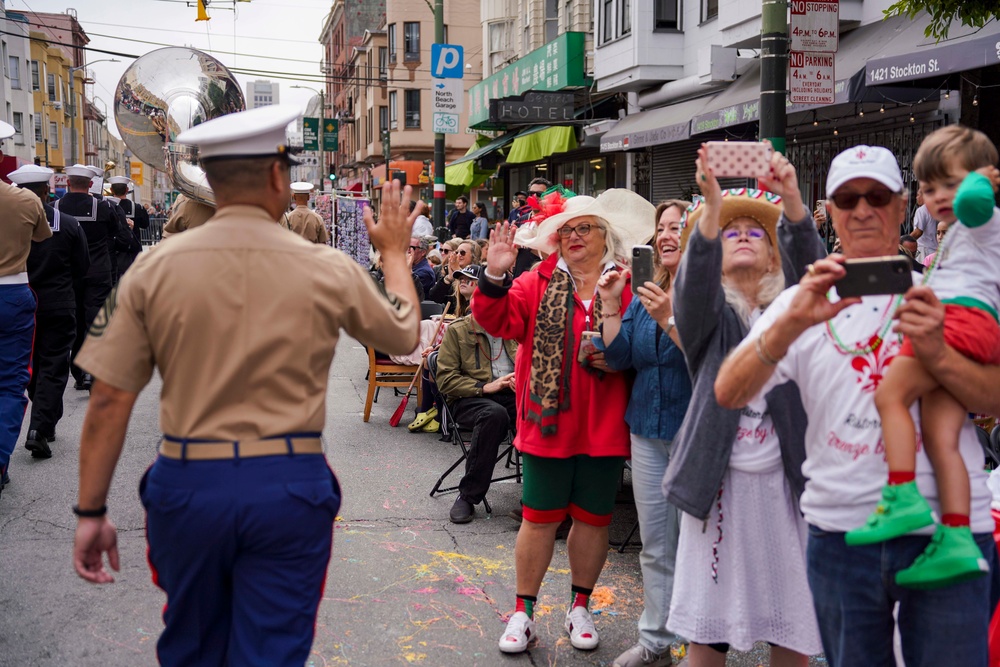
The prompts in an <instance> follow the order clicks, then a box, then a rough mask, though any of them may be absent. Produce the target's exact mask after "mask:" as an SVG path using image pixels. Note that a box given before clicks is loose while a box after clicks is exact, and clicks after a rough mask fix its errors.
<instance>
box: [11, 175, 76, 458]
mask: <svg viewBox="0 0 1000 667" xmlns="http://www.w3.org/2000/svg"><path fill="white" fill-rule="evenodd" d="M52 174H53V171H52V170H51V169H49V168H47V167H39V166H36V165H33V164H30V165H25V166H23V167H21V168H20V169H17V170H16V171H12V172H10V174H8V175H7V176H8V178H10V180H11V181H13V182H14V183H16V184H17V185H18V186H20V187H21V188H22V189H23V190H26V191H29V192H32V193H34V194H35V195H36V196H37V197H38V198H39V199H40V200H41V201H42V202H43V203H42V206H43V207H44V208H45V217H46V218H47V219H48V222H49V227H50V228H51V229H52V236H51V238H48V239H45V240H44V241H36V242H33V243H32V244H31V254H29V255H28V283H29V285H30V286H31V289H32V291H33V292H34V293H35V296H36V298H37V299H38V308H37V310H36V312H35V345H34V350H33V352H32V355H31V367H32V371H31V382H29V383H28V397H29V398H30V399H31V420H30V422H29V423H28V436H27V439H26V440H25V443H24V446H25V448H26V449H27V450H28V451H30V452H31V456H32V457H33V458H36V459H47V458H49V457H51V456H52V449H51V447H50V446H49V443H51V442H52V441H53V440H55V437H56V425H57V424H58V423H59V420H60V419H61V418H62V413H63V393H64V392H65V391H66V378H67V377H68V376H69V355H70V351H71V350H72V349H73V339H74V338H75V337H76V288H77V286H79V285H80V284H82V283H83V280H84V278H85V276H86V275H87V270H88V269H89V268H90V251H89V250H88V249H87V238H86V237H85V236H84V234H83V229H82V228H81V227H80V223H79V222H77V220H76V218H74V217H73V216H71V215H67V214H65V213H60V212H59V211H57V210H55V209H54V208H52V207H51V206H49V205H48V204H46V203H45V202H47V201H48V197H49V179H51V178H52Z"/></svg>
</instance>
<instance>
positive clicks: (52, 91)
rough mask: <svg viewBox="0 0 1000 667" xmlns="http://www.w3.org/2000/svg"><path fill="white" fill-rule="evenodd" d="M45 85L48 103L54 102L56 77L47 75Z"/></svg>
mask: <svg viewBox="0 0 1000 667" xmlns="http://www.w3.org/2000/svg"><path fill="white" fill-rule="evenodd" d="M45 83H46V84H47V86H48V93H49V102H55V101H56V75H55V74H49V75H48V76H46V77H45Z"/></svg>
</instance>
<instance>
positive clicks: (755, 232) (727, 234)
mask: <svg viewBox="0 0 1000 667" xmlns="http://www.w3.org/2000/svg"><path fill="white" fill-rule="evenodd" d="M742 234H746V235H747V238H748V239H754V240H755V241H760V240H761V239H763V238H764V237H765V236H767V232H765V231H764V230H763V229H761V228H760V227H750V228H749V229H726V230H723V232H722V238H724V239H726V240H727V241H735V240H736V239H738V238H739V237H740V236H741V235H742Z"/></svg>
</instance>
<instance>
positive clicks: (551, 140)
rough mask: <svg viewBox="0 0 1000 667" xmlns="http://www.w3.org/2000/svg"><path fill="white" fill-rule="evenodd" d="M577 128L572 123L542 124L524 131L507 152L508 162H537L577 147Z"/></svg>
mask: <svg viewBox="0 0 1000 667" xmlns="http://www.w3.org/2000/svg"><path fill="white" fill-rule="evenodd" d="M576 146H577V144H576V128H575V127H573V126H572V125H559V126H552V127H549V126H542V127H540V128H538V129H537V130H529V131H527V132H522V133H521V134H520V135H518V137H517V138H516V139H514V143H513V144H511V146H510V151H508V153H507V160H506V161H507V164H520V163H522V162H536V161H538V160H541V159H543V158H547V157H548V156H550V155H553V154H555V153H566V152H568V151H571V150H573V149H574V148H576Z"/></svg>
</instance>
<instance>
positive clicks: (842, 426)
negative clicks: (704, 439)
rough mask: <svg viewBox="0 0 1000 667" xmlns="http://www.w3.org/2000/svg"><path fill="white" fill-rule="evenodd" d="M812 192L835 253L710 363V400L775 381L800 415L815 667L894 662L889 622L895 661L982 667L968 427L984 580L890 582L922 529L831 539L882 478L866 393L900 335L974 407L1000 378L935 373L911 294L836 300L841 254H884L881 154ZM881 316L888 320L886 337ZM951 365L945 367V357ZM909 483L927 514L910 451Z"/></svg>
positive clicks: (932, 348) (978, 482)
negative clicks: (724, 356)
mask: <svg viewBox="0 0 1000 667" xmlns="http://www.w3.org/2000/svg"><path fill="white" fill-rule="evenodd" d="M826 191H827V197H828V198H829V200H830V210H831V213H832V219H833V226H834V229H835V230H836V232H837V234H838V236H839V237H840V240H841V244H842V246H843V249H844V255H843V256H840V255H833V256H831V257H830V258H828V259H824V260H821V261H819V262H816V263H815V265H811V266H810V267H809V272H808V274H807V275H806V276H805V277H804V278H803V279H802V282H801V283H800V284H799V285H796V286H793V287H791V288H789V289H788V290H786V291H785V292H783V293H782V294H781V296H779V297H778V299H777V300H775V301H774V303H773V304H772V305H771V307H770V308H768V309H767V311H766V312H765V313H764V314H763V315H762V316H761V317H760V319H758V320H757V322H756V324H755V325H754V326H753V329H752V330H751V332H750V334H749V335H748V336H747V337H746V339H745V340H744V343H743V344H742V345H741V347H740V348H738V349H737V351H736V352H734V353H733V355H732V356H731V357H730V359H729V360H728V361H727V362H726V363H725V364H724V365H723V367H722V370H721V371H720V372H719V375H718V378H717V381H716V385H715V390H716V395H717V397H718V400H719V403H720V404H722V405H723V406H725V407H727V408H732V409H735V408H739V407H741V406H742V405H744V404H745V403H746V401H747V399H748V398H750V397H752V396H754V395H755V394H756V393H758V392H761V391H768V388H769V387H771V386H777V385H780V384H783V383H785V382H788V381H793V382H795V383H796V384H797V386H798V390H799V393H800V394H801V397H802V402H803V406H804V407H805V410H806V413H807V414H808V415H809V426H808V430H807V432H806V461H805V463H804V464H803V466H802V472H803V474H804V475H805V476H806V478H807V482H806V486H805V493H804V494H803V495H802V500H801V509H802V512H803V514H804V515H805V519H806V521H807V522H808V523H809V542H808V549H807V565H808V574H809V585H810V588H811V590H812V594H813V601H814V603H815V607H816V616H817V620H818V621H819V626H820V634H821V636H822V639H823V649H824V652H825V654H826V658H827V660H828V661H829V663H830V664H831V665H833V667H850V666H855V665H894V664H895V661H894V658H893V649H892V645H893V639H892V637H893V626H894V625H898V628H899V631H900V635H901V638H902V649H903V658H904V660H905V661H906V664H908V665H962V666H963V667H985V665H986V664H987V645H986V637H987V630H988V627H989V621H990V615H991V613H992V610H993V606H994V605H993V604H992V600H993V599H994V598H993V597H992V596H991V590H990V589H991V585H990V584H992V588H993V589H994V590H996V587H997V549H996V546H995V544H994V543H993V536H992V531H993V528H994V525H993V519H992V518H991V516H990V495H989V492H988V490H987V488H986V484H985V473H984V472H983V455H982V452H981V450H980V448H979V443H978V440H977V437H976V433H975V427H974V426H973V425H972V423H971V422H967V423H966V424H965V426H964V427H963V429H962V432H961V436H960V450H961V454H962V457H963V459H964V460H965V463H966V467H967V468H968V473H969V478H970V482H971V490H972V503H971V506H972V515H971V522H972V531H973V533H974V534H975V537H976V542H977V544H978V545H979V547H980V549H981V550H982V552H983V554H984V556H985V557H986V560H987V564H988V565H989V567H990V572H991V577H992V581H991V582H990V584H987V585H984V584H983V581H982V580H971V581H967V582H964V583H958V584H954V585H951V586H948V587H946V588H939V589H936V590H914V589H912V588H911V589H907V588H901V587H900V586H898V585H897V584H896V583H895V575H896V573H897V572H899V571H900V570H902V569H905V568H907V567H909V566H910V565H911V564H912V563H913V561H914V559H915V558H916V557H917V556H918V555H920V554H921V553H922V552H923V551H924V550H925V548H926V547H927V546H928V542H929V540H930V531H932V530H933V527H931V528H930V529H928V530H925V531H921V532H922V534H919V533H913V534H909V535H906V536H903V537H900V538H896V539H893V540H889V541H887V542H883V543H879V544H873V545H866V546H847V544H846V542H845V540H844V534H845V532H846V531H849V530H852V529H854V528H856V527H857V526H859V525H862V524H864V523H865V521H866V519H867V517H868V514H869V512H870V510H871V507H872V506H874V505H875V504H876V503H877V502H878V501H879V499H880V497H881V492H882V487H883V485H884V483H885V478H886V462H885V451H884V445H883V443H882V424H881V422H880V420H879V414H878V411H877V410H876V408H875V401H874V394H875V389H876V388H877V387H878V385H879V383H880V382H881V380H882V376H883V373H884V371H885V368H886V367H887V366H888V365H889V363H890V362H892V360H893V358H894V357H895V356H896V355H897V354H898V352H899V348H900V335H901V334H906V335H909V336H911V340H913V343H914V350H915V352H916V354H917V356H918V358H920V359H921V361H922V362H923V361H925V359H927V360H928V363H925V364H924V367H925V368H927V369H928V370H929V371H930V372H931V373H932V374H934V375H935V377H936V378H938V379H939V381H940V382H941V384H942V385H943V386H944V387H945V388H946V389H947V390H948V391H949V392H951V393H952V394H953V395H954V396H956V397H957V398H958V399H959V401H961V402H962V403H963V404H964V405H966V406H968V407H969V408H971V409H974V410H976V411H982V412H987V413H993V414H996V413H997V412H1000V394H998V393H997V392H996V391H995V387H996V383H997V382H998V381H1000V378H998V377H997V376H998V375H1000V373H998V372H995V371H996V370H997V369H996V367H992V370H993V371H994V372H993V373H992V374H991V379H992V386H990V384H989V382H987V381H986V379H985V378H986V376H987V375H988V373H987V372H986V371H984V370H983V369H987V368H990V367H983V366H979V365H977V364H975V363H974V362H971V361H970V360H968V359H965V360H964V361H963V362H962V366H961V368H962V369H963V374H958V375H956V374H955V373H952V372H949V371H948V370H947V369H944V370H942V367H941V365H940V364H939V363H938V360H939V359H941V358H945V357H947V354H946V352H945V351H944V350H945V349H947V348H946V346H945V345H944V344H943V342H941V337H940V330H939V327H940V319H938V320H936V324H935V323H934V322H935V320H934V318H935V317H937V313H936V308H937V307H938V306H939V305H940V304H939V303H938V302H937V300H936V299H935V298H934V296H933V293H930V292H929V290H928V289H927V288H925V287H914V288H912V289H911V290H910V291H909V292H907V294H906V296H905V299H906V303H905V304H904V296H902V295H888V296H872V297H868V296H866V297H864V298H860V299H859V298H843V299H841V298H839V297H838V295H837V289H836V285H837V282H838V281H839V280H840V279H841V278H843V277H844V275H845V269H844V266H843V263H844V261H845V259H874V258H877V257H881V256H890V255H895V254H896V248H897V243H898V240H897V239H898V234H899V224H900V223H901V222H902V221H903V217H904V215H905V214H906V196H905V187H904V183H903V179H902V176H901V174H900V170H899V166H898V165H897V163H896V159H895V158H894V157H893V155H892V153H890V152H889V151H888V150H887V149H885V148H882V147H879V146H855V147H854V148H851V149H848V150H846V151H844V152H843V153H840V154H839V155H838V156H837V157H835V158H834V160H833V163H832V164H831V165H830V171H829V173H828V175H827V186H826ZM913 277H914V280H915V281H916V280H917V279H919V277H920V276H919V274H913ZM894 319H898V320H899V324H898V325H897V326H896V327H895V328H894V327H893V320H894ZM935 331H936V334H935ZM958 356H960V355H958ZM951 360H952V362H953V363H958V362H957V361H956V360H954V357H953V356H952V357H951ZM986 387H989V389H986ZM919 413H920V411H919V409H918V407H917V406H916V405H914V406H913V407H911V415H912V417H913V420H914V423H915V424H920V419H919V416H920V414H919ZM918 441H919V431H918ZM916 477H917V480H916V481H917V485H918V487H919V488H920V491H921V493H922V494H923V496H924V497H925V498H926V499H927V501H928V502H929V503H930V504H931V506H932V507H934V509H935V510H936V511H937V510H939V504H940V503H939V502H938V490H937V485H936V483H935V479H934V474H933V470H932V468H931V465H930V462H929V461H928V458H927V454H926V452H925V451H924V450H923V449H921V451H919V452H918V454H917V467H916ZM896 605H898V621H897V622H896V623H894V621H893V608H894V607H895V606H896Z"/></svg>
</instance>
